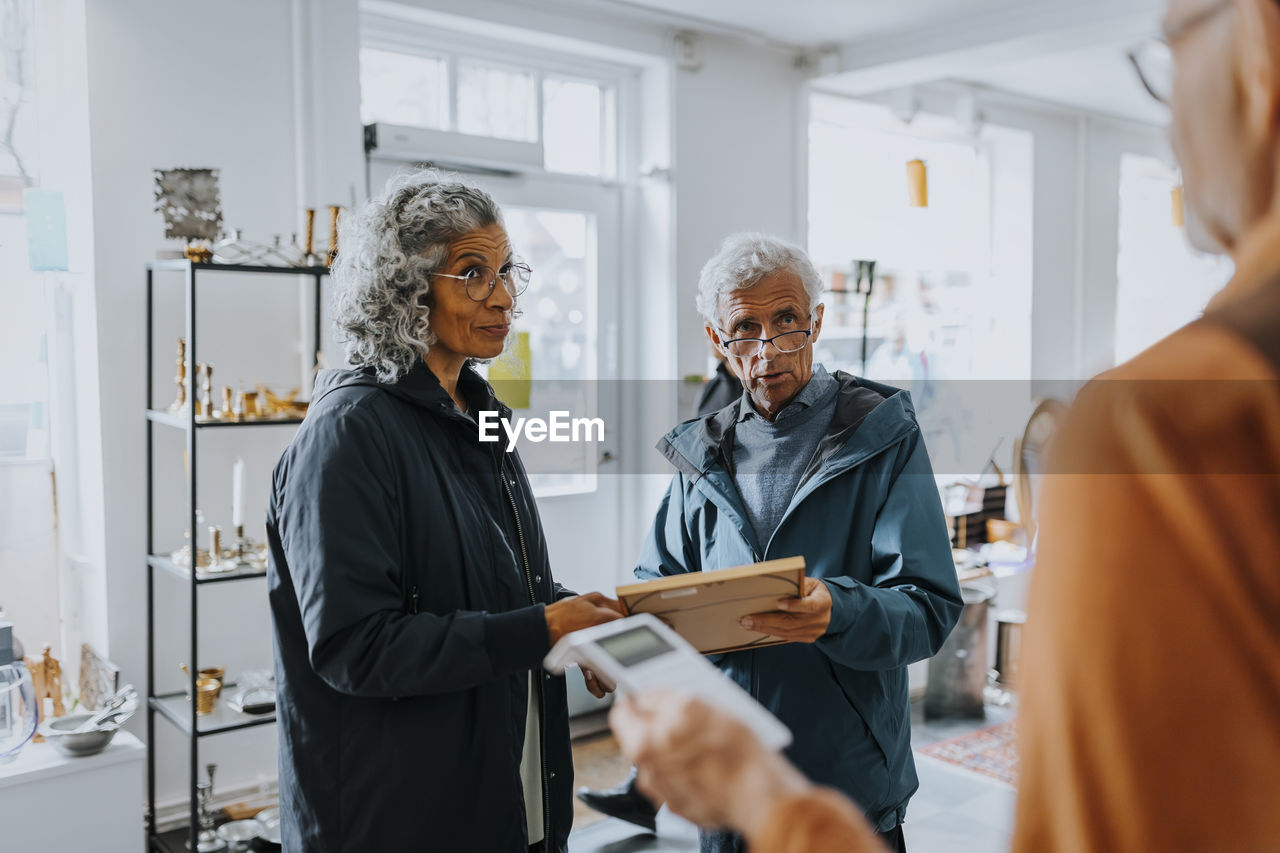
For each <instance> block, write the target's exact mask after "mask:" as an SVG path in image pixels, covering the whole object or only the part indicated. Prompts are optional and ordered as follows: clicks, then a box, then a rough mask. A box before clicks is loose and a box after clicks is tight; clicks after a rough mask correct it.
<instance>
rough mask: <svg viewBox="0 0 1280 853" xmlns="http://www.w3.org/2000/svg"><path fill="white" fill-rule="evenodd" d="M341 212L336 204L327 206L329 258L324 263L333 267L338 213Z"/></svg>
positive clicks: (335, 253) (336, 245) (335, 257)
mask: <svg viewBox="0 0 1280 853" xmlns="http://www.w3.org/2000/svg"><path fill="white" fill-rule="evenodd" d="M340 210H342V208H341V207H339V206H338V205H336V204H331V205H329V256H328V260H327V261H326V263H328V265H329V266H333V262H334V260H335V259H337V257H338V211H340Z"/></svg>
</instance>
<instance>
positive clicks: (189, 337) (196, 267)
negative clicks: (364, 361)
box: [146, 260, 329, 851]
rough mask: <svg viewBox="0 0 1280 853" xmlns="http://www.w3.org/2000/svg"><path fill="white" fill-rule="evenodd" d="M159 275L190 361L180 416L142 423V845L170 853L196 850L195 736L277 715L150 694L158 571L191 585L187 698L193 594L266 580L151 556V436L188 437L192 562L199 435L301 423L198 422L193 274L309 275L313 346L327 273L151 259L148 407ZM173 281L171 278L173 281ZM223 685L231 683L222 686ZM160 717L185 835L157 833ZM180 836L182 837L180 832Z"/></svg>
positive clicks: (156, 414) (195, 614)
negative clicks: (180, 739) (170, 747)
mask: <svg viewBox="0 0 1280 853" xmlns="http://www.w3.org/2000/svg"><path fill="white" fill-rule="evenodd" d="M156 273H182V274H183V280H184V282H185V292H186V341H187V351H186V357H187V364H188V365H189V367H188V369H187V371H186V399H187V406H186V409H185V411H183V412H180V413H178V414H173V413H170V412H168V411H165V410H162V409H152V408H148V410H147V412H146V424H147V560H146V564H147V812H146V824H147V845H148V848H149V849H151V850H160V851H169V850H182V849H184V846H183V842H184V841H185V842H187V843H189V845H190V846H189V847H187V848H185V849H190V850H194V849H195V848H196V836H197V835H198V834H199V831H200V826H199V803H198V802H197V797H196V786H197V783H198V781H199V771H200V739H201V738H204V737H209V736H212V735H218V734H223V733H225V732H233V731H239V730H241V729H246V728H253V727H256V726H264V725H272V724H274V723H275V715H274V714H261V715H255V714H242V713H238V712H236V711H234V710H232V709H231V708H229V707H227V706H226V705H225V704H219V705H218V706H217V708H215V710H214V712H213V713H211V714H208V715H206V716H203V717H199V716H197V715H196V703H195V702H194V701H192V700H188V699H187V697H186V695H185V694H184V693H166V694H157V693H156V690H155V642H156V636H155V579H156V576H157V573H159V574H161V575H168V576H171V577H173V578H176V579H177V580H179V581H183V582H185V583H186V584H187V585H188V588H189V591H190V617H191V647H190V656H189V657H188V660H190V661H191V662H192V665H191V685H190V687H191V695H192V696H193V697H194V696H195V695H196V683H195V682H196V679H197V678H198V677H199V669H198V667H199V664H198V662H199V660H200V656H199V654H198V651H199V650H198V648H197V628H198V621H199V598H198V592H199V590H200V588H201V587H202V586H205V585H206V584H212V583H229V582H233V581H245V580H253V579H256V578H261V577H265V576H266V572H264V571H258V570H254V571H234V572H222V573H218V574H207V575H204V576H201V574H200V573H199V572H194V571H192V570H190V569H188V568H187V567H184V566H179V565H177V564H175V563H174V562H173V560H172V559H171V558H170V557H169V555H167V554H158V553H156V545H155V518H154V509H155V488H154V478H155V445H154V432H155V428H156V427H157V426H161V427H165V428H171V429H178V430H183V431H184V432H185V433H186V440H187V454H188V458H189V460H190V476H189V479H188V483H187V486H188V488H189V495H188V497H189V503H188V506H187V510H188V521H189V524H190V527H189V528H188V529H189V530H190V531H191V539H190V542H191V549H192V563H194V562H195V559H194V557H195V551H196V541H197V536H198V534H199V531H198V530H197V529H196V506H197V491H196V480H197V471H198V468H197V464H196V463H197V455H196V454H197V450H198V444H199V442H198V441H197V440H196V439H197V436H198V435H199V434H200V432H201V431H203V430H206V429H261V428H269V427H279V426H296V425H297V424H300V423H302V421H301V419H297V418H289V419H280V420H256V421H248V422H231V421H210V422H201V421H197V420H196V415H195V399H196V377H195V365H196V364H197V363H198V360H197V358H196V295H197V289H196V281H197V277H200V278H203V276H204V275H205V274H206V273H209V274H211V275H215V276H217V275H226V274H231V273H255V274H267V275H275V276H281V277H282V278H283V277H288V279H290V280H294V281H296V280H297V279H298V277H299V276H307V277H311V278H313V279H314V281H315V294H314V300H315V303H314V304H315V311H314V325H313V329H312V333H313V335H314V337H313V338H312V340H313V341H314V342H315V346H316V348H317V349H318V348H319V347H320V341H321V338H320V316H321V304H322V303H321V301H320V293H321V283H322V280H323V279H324V277H325V276H326V275H328V274H329V269H328V267H324V266H306V267H266V266H256V265H247V264H213V263H207V264H206V263H195V262H193V261H188V260H165V261H151V262H149V263H148V264H147V318H146V319H147V369H146V373H147V397H146V400H147V405H148V406H153V405H154V404H155V399H154V397H153V396H152V395H153V393H154V391H155V389H154V387H153V384H154V383H153V376H152V372H153V366H154V356H155V346H154V345H155V329H154V328H153V321H154V302H155V279H156ZM175 277H176V276H175ZM227 686H228V687H231V686H234V685H230V684H229V685H227ZM157 717H161V718H163V719H165V720H167V721H168V722H169V723H171V724H172V725H173V726H174V727H175V728H176V729H177V730H178V731H179V732H180V733H181V734H182V735H183V736H185V737H186V739H187V743H188V747H189V750H190V761H191V766H190V777H189V784H188V789H189V790H188V795H189V797H190V807H191V814H190V819H189V821H188V827H187V831H186V832H185V833H182V832H181V831H177V830H175V831H171V832H166V833H163V834H161V833H158V832H157V831H156V747H155V726H156V718H157ZM184 834H185V836H186V838H185V839H183V838H181V836H182V835H184Z"/></svg>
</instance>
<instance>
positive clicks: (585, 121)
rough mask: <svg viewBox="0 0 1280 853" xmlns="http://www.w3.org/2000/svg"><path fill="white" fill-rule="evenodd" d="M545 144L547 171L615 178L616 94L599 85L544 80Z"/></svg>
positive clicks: (572, 81)
mask: <svg viewBox="0 0 1280 853" xmlns="http://www.w3.org/2000/svg"><path fill="white" fill-rule="evenodd" d="M542 103H543V112H542V144H543V152H544V153H543V156H544V157H545V165H546V168H547V170H548V171H551V172H564V173H566V174H573V175H603V176H608V175H613V174H615V173H616V171H617V167H616V164H615V157H616V152H617V145H616V143H615V140H614V135H613V128H614V126H615V125H616V121H615V119H614V110H613V91H612V90H611V89H609V88H607V87H604V86H600V85H599V84H596V83H589V82H583V81H579V80H565V79H560V78H555V77H548V78H547V79H545V80H543V81H542Z"/></svg>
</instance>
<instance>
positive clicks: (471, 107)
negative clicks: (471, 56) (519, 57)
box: [458, 62, 538, 142]
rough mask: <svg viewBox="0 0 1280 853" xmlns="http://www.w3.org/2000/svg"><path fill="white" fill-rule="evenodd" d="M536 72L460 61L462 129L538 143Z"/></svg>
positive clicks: (459, 126) (459, 113)
mask: <svg viewBox="0 0 1280 853" xmlns="http://www.w3.org/2000/svg"><path fill="white" fill-rule="evenodd" d="M536 91H537V90H536V86H535V83H534V78H533V75H532V74H530V73H528V72H524V71H509V70H507V69H503V68H493V67H490V66H486V65H479V64H477V63H474V62H461V63H459V64H458V130H459V131H460V132H462V133H470V134H474V135H476V136H492V137H494V138H495V139H514V140H516V141H517V142H537V141H538V130H537V123H536V117H537V104H536V103H535V98H534V93H535V92H536Z"/></svg>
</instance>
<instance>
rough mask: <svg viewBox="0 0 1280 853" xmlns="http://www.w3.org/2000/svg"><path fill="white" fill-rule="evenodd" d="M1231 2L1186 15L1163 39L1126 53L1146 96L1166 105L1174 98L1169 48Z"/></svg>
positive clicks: (1224, 0) (1223, 1) (1154, 40)
mask: <svg viewBox="0 0 1280 853" xmlns="http://www.w3.org/2000/svg"><path fill="white" fill-rule="evenodd" d="M1231 2H1232V0H1221V2H1218V3H1215V4H1213V5H1212V6H1210V7H1208V8H1207V9H1202V10H1200V11H1199V12H1197V13H1196V14H1194V15H1191V16H1189V17H1188V18H1187V19H1186V20H1184V21H1182V22H1181V23H1179V24H1178V25H1177V26H1175V27H1171V28H1170V29H1168V30H1166V31H1165V33H1164V36H1163V37H1161V38H1158V39H1153V40H1151V41H1149V42H1146V43H1145V44H1143V45H1141V46H1139V47H1137V48H1134V49H1133V50H1131V51H1129V53H1128V56H1129V62H1130V63H1131V64H1132V65H1133V70H1134V71H1136V72H1138V82H1140V83H1142V88H1144V89H1146V90H1147V94H1148V95H1150V96H1151V97H1153V98H1155V99H1156V100H1157V101H1159V102H1160V103H1162V104H1164V105H1165V106H1168V105H1169V99H1170V98H1171V97H1172V95H1173V53H1172V52H1171V51H1170V49H1169V46H1170V45H1171V44H1173V43H1174V42H1176V41H1178V40H1179V39H1181V38H1182V37H1183V36H1185V35H1186V34H1187V33H1189V32H1191V30H1193V29H1195V28H1196V27H1198V26H1200V25H1201V24H1203V23H1205V22H1207V21H1208V20H1209V19H1211V18H1213V17H1214V16H1215V15H1217V14H1218V13H1219V12H1222V11H1224V10H1225V9H1227V8H1228V7H1229V6H1230V5H1231Z"/></svg>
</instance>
